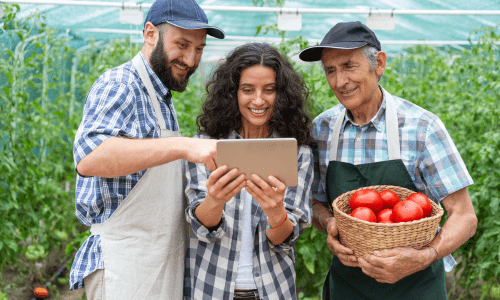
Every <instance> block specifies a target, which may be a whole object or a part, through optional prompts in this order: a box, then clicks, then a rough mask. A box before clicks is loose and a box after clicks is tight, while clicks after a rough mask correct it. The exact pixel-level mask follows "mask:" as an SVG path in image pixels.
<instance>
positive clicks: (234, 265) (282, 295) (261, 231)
mask: <svg viewBox="0 0 500 300" xmlns="http://www.w3.org/2000/svg"><path fill="white" fill-rule="evenodd" d="M195 137H200V138H209V137H208V136H207V135H201V136H200V135H199V134H196V135H195ZM273 137H275V136H273ZM229 139H241V137H240V136H239V135H238V134H237V133H236V132H234V131H233V132H232V133H231V134H230V135H229ZM297 156H298V177H299V182H298V185H297V186H296V187H289V188H287V190H286V193H285V201H284V203H285V208H286V210H287V212H288V217H289V219H290V221H292V223H293V225H294V227H293V233H292V234H291V236H290V237H289V238H288V239H287V240H286V241H284V242H283V243H282V244H280V245H277V246H275V245H273V244H272V243H271V242H270V241H269V240H268V239H267V235H266V222H267V217H266V215H265V214H264V212H263V210H262V208H261V207H260V205H259V204H258V202H257V201H256V200H255V199H253V198H252V196H251V195H250V194H249V193H248V192H246V190H245V189H243V190H241V191H240V192H239V193H238V194H236V195H235V196H234V197H233V198H232V199H231V200H230V201H229V202H227V203H226V204H225V206H224V212H223V216H222V222H221V224H220V226H219V227H218V228H217V229H216V230H214V231H212V232H210V231H209V230H208V229H207V228H206V227H205V226H203V225H202V224H201V223H200V222H199V221H198V219H197V218H196V216H195V213H194V211H195V209H196V207H197V206H198V205H199V204H200V203H201V202H202V201H203V200H204V199H205V197H206V194H207V188H206V185H205V184H206V181H207V179H208V177H209V176H210V173H211V172H210V171H208V170H207V169H206V168H205V166H204V165H203V164H195V163H189V162H188V164H187V165H188V167H187V169H186V175H187V187H186V195H187V198H188V207H187V209H186V219H187V221H188V222H189V223H190V225H191V229H192V230H190V241H189V247H188V252H187V254H186V273H185V276H186V278H185V280H184V295H185V297H186V299H194V300H201V299H220V300H226V299H233V297H234V287H235V280H236V273H237V271H238V261H239V254H240V249H241V228H240V227H241V217H242V216H241V210H242V209H243V201H252V232H255V239H254V240H255V243H254V245H255V246H254V251H253V275H254V279H255V284H256V286H257V289H258V291H259V296H260V298H261V299H272V300H274V299H283V300H289V299H296V298H297V295H296V288H295V282H296V273H295V253H296V251H295V246H294V244H295V242H296V241H297V239H298V238H299V235H300V234H301V233H302V232H304V231H305V230H306V229H307V228H308V227H309V225H310V223H311V219H312V208H311V196H312V194H311V186H312V182H313V165H312V159H313V156H312V151H311V149H310V148H309V147H306V146H301V147H299V148H298V153H297Z"/></svg>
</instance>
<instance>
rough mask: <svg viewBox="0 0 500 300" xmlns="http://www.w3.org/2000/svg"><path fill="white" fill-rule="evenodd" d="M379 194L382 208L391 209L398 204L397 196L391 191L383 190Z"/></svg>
mask: <svg viewBox="0 0 500 300" xmlns="http://www.w3.org/2000/svg"><path fill="white" fill-rule="evenodd" d="M379 194H380V198H382V200H383V201H384V208H393V207H394V205H396V204H397V203H398V202H399V197H398V195H397V194H396V193H394V192H393V191H391V190H383V191H380V192H379Z"/></svg>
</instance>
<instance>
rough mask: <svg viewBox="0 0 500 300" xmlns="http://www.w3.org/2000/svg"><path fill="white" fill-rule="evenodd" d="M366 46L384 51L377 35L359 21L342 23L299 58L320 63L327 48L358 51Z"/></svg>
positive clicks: (305, 50) (303, 51)
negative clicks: (357, 49)
mask: <svg viewBox="0 0 500 300" xmlns="http://www.w3.org/2000/svg"><path fill="white" fill-rule="evenodd" d="M364 45H371V46H373V47H375V48H376V49H377V50H378V51H381V50H382V48H381V46H380V42H379V40H378V39H377V37H376V36H375V33H373V31H371V30H370V28H368V27H367V26H366V25H364V24H363V23H361V22H359V21H356V22H340V23H337V24H336V25H335V26H333V28H332V29H330V31H328V33H327V34H326V36H325V37H324V38H323V40H322V41H321V44H319V45H317V46H311V47H308V48H306V49H304V50H302V51H301V52H300V53H299V58H300V59H301V60H303V61H318V60H321V53H322V52H323V49H325V48H334V49H356V48H360V47H363V46H364Z"/></svg>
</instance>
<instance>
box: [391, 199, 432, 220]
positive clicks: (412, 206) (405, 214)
mask: <svg viewBox="0 0 500 300" xmlns="http://www.w3.org/2000/svg"><path fill="white" fill-rule="evenodd" d="M423 217H424V211H423V210H422V208H421V207H420V205H418V204H417V203H415V202H413V201H400V202H399V203H398V204H396V205H394V208H393V209H392V219H393V220H394V222H395V223H400V222H410V221H415V220H419V219H422V218H423Z"/></svg>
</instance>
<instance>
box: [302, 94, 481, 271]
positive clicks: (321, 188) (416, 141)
mask: <svg viewBox="0 0 500 300" xmlns="http://www.w3.org/2000/svg"><path fill="white" fill-rule="evenodd" d="M393 99H394V103H395V105H396V107H397V113H398V120H399V126H398V127H399V141H400V146H401V160H402V161H403V163H404V165H405V166H406V169H407V170H408V173H409V174H410V177H411V179H412V180H413V182H414V183H415V186H416V187H417V188H418V190H419V191H420V192H421V193H423V194H425V195H427V197H429V199H431V200H433V201H435V202H436V203H439V202H440V201H441V200H443V199H444V198H445V197H446V196H448V195H449V194H451V193H453V192H456V191H458V190H460V189H462V188H465V187H467V186H469V185H471V184H473V181H472V178H471V177H470V175H469V172H468V171H467V168H466V167H465V164H464V162H463V160H462V158H461V156H460V154H459V152H458V150H457V148H456V147H455V144H454V143H453V140H452V139H451V137H450V135H449V134H448V131H447V130H446V129H445V127H444V124H443V122H441V120H440V119H439V118H438V117H437V116H436V115H434V114H432V113H430V112H428V111H426V110H424V109H423V108H421V107H419V106H417V105H415V104H413V103H411V102H409V101H407V100H404V99H401V98H398V97H395V96H393ZM343 109H344V107H343V106H342V105H341V104H339V105H336V106H334V107H332V108H331V109H329V110H326V111H324V112H323V113H322V114H320V115H319V116H318V117H316V118H315V119H314V120H313V129H312V135H313V137H314V138H315V139H316V140H317V142H318V148H317V149H314V184H313V198H314V199H316V200H319V201H322V202H326V201H327V198H326V185H325V184H326V171H327V168H328V163H329V159H328V157H329V153H330V142H331V136H332V131H333V126H334V124H335V121H336V120H337V118H338V116H339V114H340V113H341V111H342V110H343ZM385 128H386V127H385V98H384V100H383V101H382V105H381V107H380V109H379V111H378V112H377V114H376V115H375V117H373V119H372V120H371V121H370V122H368V123H367V124H364V125H362V126H359V125H357V124H355V123H353V122H352V120H351V118H350V117H349V114H348V113H347V114H346V115H345V120H344V123H343V125H342V130H341V137H340V139H339V145H338V153H337V160H338V161H341V162H346V163H351V164H354V165H358V164H367V163H374V162H380V161H387V160H389V152H388V150H387V135H386V129H385ZM444 264H445V269H446V270H447V271H448V272H449V271H451V269H452V268H453V266H454V264H456V263H455V261H454V260H453V258H452V257H451V255H449V256H448V257H445V258H444Z"/></svg>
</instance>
